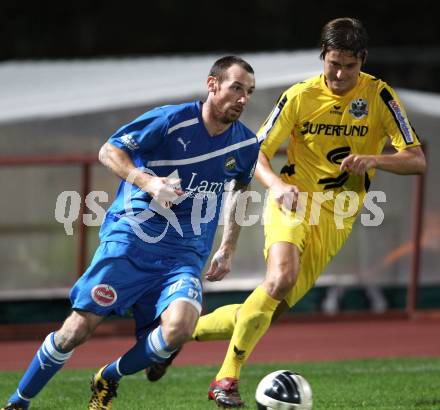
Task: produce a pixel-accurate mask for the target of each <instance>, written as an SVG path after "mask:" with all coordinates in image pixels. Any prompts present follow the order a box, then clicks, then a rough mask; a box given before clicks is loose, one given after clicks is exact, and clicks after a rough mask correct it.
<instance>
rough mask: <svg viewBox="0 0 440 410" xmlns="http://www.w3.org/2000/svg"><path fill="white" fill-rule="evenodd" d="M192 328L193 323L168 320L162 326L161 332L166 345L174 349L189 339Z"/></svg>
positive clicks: (193, 326) (193, 327)
mask: <svg viewBox="0 0 440 410" xmlns="http://www.w3.org/2000/svg"><path fill="white" fill-rule="evenodd" d="M194 329H195V324H193V323H189V322H185V321H183V323H182V322H177V321H170V322H168V323H167V324H166V325H165V326H163V327H162V332H163V335H164V339H165V340H166V342H167V344H168V346H170V347H171V348H173V349H174V348H176V347H178V346H181V345H182V344H184V343H185V342H187V341H188V340H190V339H191V337H192V334H193V332H194Z"/></svg>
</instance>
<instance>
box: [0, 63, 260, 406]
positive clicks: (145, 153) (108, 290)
mask: <svg viewBox="0 0 440 410" xmlns="http://www.w3.org/2000/svg"><path fill="white" fill-rule="evenodd" d="M254 87H255V80H254V73H253V69H252V67H251V66H250V65H249V64H248V63H247V62H245V61H244V60H242V59H241V58H238V57H234V56H227V57H223V58H221V59H219V60H218V61H216V62H215V63H214V65H213V67H212V68H211V71H210V73H209V76H208V79H207V88H208V96H207V99H206V101H205V102H204V103H202V102H199V101H196V102H191V103H186V104H181V105H175V106H171V105H169V106H163V107H159V108H156V109H153V110H151V111H149V112H147V113H145V114H144V115H142V116H141V117H139V118H137V119H136V120H134V121H133V122H131V123H129V124H127V125H125V126H124V127H122V128H121V129H120V130H118V131H117V132H116V133H115V134H114V135H113V136H112V137H111V138H110V139H109V141H108V142H107V143H106V144H105V145H104V146H103V147H102V148H101V150H100V153H99V157H100V160H101V162H102V163H103V164H105V165H106V166H107V167H108V168H110V170H112V171H113V172H114V173H115V174H117V175H118V176H119V177H121V178H122V182H121V184H120V186H119V189H118V193H117V197H116V199H115V201H114V202H113V204H112V205H111V207H110V208H109V210H108V212H107V214H106V217H105V220H104V222H103V224H102V227H101V231H100V239H101V243H100V245H99V247H98V249H97V251H96V253H95V256H94V258H93V260H92V262H91V264H90V266H89V268H88V269H87V271H86V272H85V273H84V275H83V276H82V277H81V278H80V279H79V280H78V281H77V283H76V284H75V285H74V286H73V288H72V290H71V294H70V297H71V301H72V308H73V312H72V313H71V315H70V316H69V317H68V318H67V319H66V320H65V322H64V323H63V325H62V327H61V328H60V329H59V330H58V331H55V332H53V333H50V334H49V335H48V336H47V337H46V339H45V340H44V342H43V344H42V345H41V347H40V348H39V350H38V351H37V353H36V354H35V357H34V359H33V360H32V362H31V363H30V365H29V367H28V369H27V371H26V372H25V374H24V376H23V377H22V379H21V381H20V382H19V385H18V388H17V390H16V391H15V393H13V395H12V396H11V397H10V399H9V404H7V405H6V407H5V408H4V409H3V410H5V409H6V410H12V409H27V408H28V407H29V404H30V400H31V399H32V398H33V397H35V396H36V395H37V394H38V393H39V392H40V391H41V389H42V388H43V387H44V386H45V385H46V384H47V383H48V381H49V380H50V379H51V378H52V377H53V376H54V375H55V373H56V372H57V371H58V370H60V369H61V367H62V366H63V365H64V363H65V362H66V361H67V360H68V359H69V358H70V356H71V355H72V353H73V349H74V348H75V347H76V346H78V345H80V344H81V343H83V342H85V341H86V340H87V339H89V338H90V337H91V335H92V333H93V331H94V330H95V328H96V327H97V326H98V325H99V324H100V323H101V322H102V321H103V319H104V318H105V317H106V316H108V315H110V314H123V313H124V312H125V311H126V310H127V309H129V308H133V312H134V317H135V320H136V327H137V336H138V340H137V343H136V344H135V345H134V346H133V347H132V348H131V349H130V350H129V351H128V352H126V353H125V354H123V355H122V356H121V357H120V358H119V359H117V360H115V361H114V362H113V363H110V364H108V365H107V366H104V367H103V368H101V369H100V370H99V372H98V373H97V374H95V375H94V377H93V379H92V392H93V394H92V397H91V399H90V401H89V407H88V408H89V409H94V410H96V409H102V410H106V409H111V407H112V399H113V397H114V396H115V395H116V389H117V387H118V383H119V380H120V379H121V377H122V376H125V375H129V374H133V373H136V372H138V371H139V370H142V369H146V368H148V367H149V366H150V365H151V364H152V363H155V364H157V363H161V362H164V361H166V360H167V359H168V358H169V357H170V356H171V355H172V354H173V352H174V351H175V350H176V349H178V348H179V347H180V346H181V345H182V344H183V343H185V342H186V341H187V340H188V339H189V338H190V337H191V335H192V333H193V331H194V328H195V325H196V322H197V320H198V318H199V315H200V311H201V299H202V289H201V282H200V276H201V271H202V269H203V266H204V264H205V262H206V260H207V258H208V256H209V254H210V251H211V248H212V244H213V238H214V234H215V231H216V228H217V225H218V221H219V213H220V208H221V206H220V205H221V202H222V201H221V199H222V196H223V192H224V190H225V184H227V183H230V186H231V192H230V195H229V197H228V198H229V199H228V207H227V209H228V211H227V212H226V216H225V220H226V224H225V228H224V232H223V239H222V243H221V245H220V248H219V249H218V251H217V252H216V253H215V254H214V256H213V258H212V261H211V265H210V268H209V270H208V274H209V273H211V274H215V275H217V276H224V275H225V274H226V273H227V272H228V271H229V270H230V264H231V258H232V255H233V252H234V248H235V244H236V241H237V237H238V233H239V230H240V229H239V228H240V227H239V225H238V224H237V223H236V220H235V214H234V212H235V207H236V201H237V198H238V197H239V193H240V192H242V191H244V190H245V189H246V187H247V185H248V184H249V182H250V180H251V178H252V175H253V172H254V167H255V162H256V159H257V156H258V149H259V144H258V141H257V138H256V136H255V134H254V133H253V132H251V131H250V130H249V129H248V128H246V127H245V126H244V125H243V124H242V123H241V122H239V121H238V118H239V117H240V115H241V113H242V111H243V109H244V108H245V106H246V104H247V103H248V101H249V98H250V96H251V94H252V92H253V90H254ZM125 407H130V406H129V405H127V406H125Z"/></svg>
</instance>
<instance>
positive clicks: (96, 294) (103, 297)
mask: <svg viewBox="0 0 440 410" xmlns="http://www.w3.org/2000/svg"><path fill="white" fill-rule="evenodd" d="M91 294H92V299H93V300H94V302H95V303H97V304H98V305H99V306H103V307H107V306H111V305H113V304H114V303H115V302H116V300H117V299H118V294H117V293H116V290H115V289H114V288H113V286H110V285H106V284H104V283H101V284H99V285H96V286H95V287H94V288H93V289H92V292H91Z"/></svg>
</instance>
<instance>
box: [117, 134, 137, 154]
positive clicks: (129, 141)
mask: <svg viewBox="0 0 440 410" xmlns="http://www.w3.org/2000/svg"><path fill="white" fill-rule="evenodd" d="M121 142H122V143H123V144H124V145H125V146H126V147H127V148H128V149H131V150H132V151H135V150H137V149H139V145H138V144H137V142H136V141H135V140H134V138H133V136H131V135H130V134H124V135H123V136H122V137H121Z"/></svg>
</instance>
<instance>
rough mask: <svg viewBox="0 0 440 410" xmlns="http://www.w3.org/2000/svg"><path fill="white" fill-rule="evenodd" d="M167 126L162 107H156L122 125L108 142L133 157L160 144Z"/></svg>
mask: <svg viewBox="0 0 440 410" xmlns="http://www.w3.org/2000/svg"><path fill="white" fill-rule="evenodd" d="M167 126H168V121H167V117H166V116H165V115H164V113H163V112H162V110H161V109H160V108H156V109H153V110H151V111H148V112H146V113H145V114H143V115H142V116H141V117H139V118H137V119H136V120H134V121H133V122H131V123H129V124H127V125H124V126H123V127H121V128H120V129H119V130H118V131H116V133H115V134H113V135H112V136H111V137H110V138H109V140H108V142H109V143H110V144H112V145H114V146H116V147H118V148H120V149H122V150H123V151H125V152H126V153H128V154H129V155H130V156H131V157H132V156H133V155H138V154H145V153H147V152H149V151H152V150H154V149H155V148H156V147H157V146H158V145H160V143H161V142H162V141H163V139H164V136H165V135H166V132H167Z"/></svg>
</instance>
